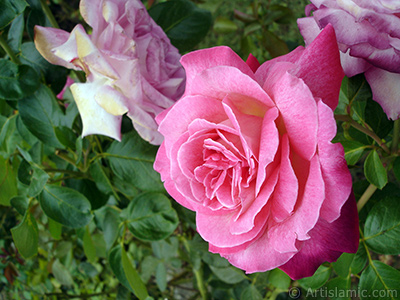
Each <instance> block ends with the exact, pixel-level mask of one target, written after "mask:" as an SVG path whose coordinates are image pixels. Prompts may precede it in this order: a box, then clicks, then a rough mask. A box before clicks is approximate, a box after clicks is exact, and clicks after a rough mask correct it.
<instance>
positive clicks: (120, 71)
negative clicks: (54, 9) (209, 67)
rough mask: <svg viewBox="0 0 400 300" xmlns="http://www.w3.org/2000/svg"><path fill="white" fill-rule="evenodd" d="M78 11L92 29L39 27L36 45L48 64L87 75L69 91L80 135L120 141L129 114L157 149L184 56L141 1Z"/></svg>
mask: <svg viewBox="0 0 400 300" xmlns="http://www.w3.org/2000/svg"><path fill="white" fill-rule="evenodd" d="M80 11H81V14H82V16H83V18H84V19H85V21H86V22H87V23H88V24H89V25H90V26H91V27H92V29H93V32H92V34H91V35H88V34H87V33H86V32H85V30H84V28H83V27H82V25H77V26H76V27H75V28H74V29H73V30H72V32H71V33H68V32H66V31H63V30H60V29H55V28H44V27H40V26H36V27H35V44H36V48H37V49H38V50H39V52H40V53H41V54H42V55H43V57H44V58H46V59H47V60H48V61H49V62H51V63H53V64H57V65H61V66H64V67H66V68H69V69H74V70H82V71H84V72H85V73H86V77H87V81H86V83H75V84H73V85H72V86H71V91H72V94H73V96H74V99H75V101H76V104H77V106H78V109H79V112H80V115H81V117H82V123H83V132H82V135H83V136H86V135H89V134H103V135H107V136H110V137H112V138H115V139H117V140H120V139H121V130H120V127H121V120H122V115H124V114H125V113H127V115H128V117H129V118H131V119H132V122H133V126H134V127H135V129H136V130H137V131H138V133H139V134H140V135H141V137H142V138H144V139H145V140H147V141H149V142H150V143H152V144H156V145H159V144H161V142H162V136H161V134H160V133H158V131H157V128H158V126H157V123H156V122H155V120H154V118H155V116H157V115H158V114H159V113H160V112H161V111H163V110H164V109H166V108H168V107H170V106H171V105H172V104H173V103H174V102H175V101H176V100H178V99H179V98H180V96H181V95H182V93H183V91H184V87H185V82H184V81H185V72H184V70H183V68H182V66H181V64H180V63H179V59H180V57H181V56H180V54H179V52H178V50H177V49H176V48H175V47H173V46H172V45H171V43H170V41H169V39H168V37H167V36H166V34H165V33H164V32H163V30H162V29H161V27H159V26H158V25H157V24H156V23H155V22H154V21H153V20H152V19H151V17H150V16H149V14H148V13H147V11H146V8H145V7H144V5H143V4H142V2H141V1H140V0H82V1H81V3H80Z"/></svg>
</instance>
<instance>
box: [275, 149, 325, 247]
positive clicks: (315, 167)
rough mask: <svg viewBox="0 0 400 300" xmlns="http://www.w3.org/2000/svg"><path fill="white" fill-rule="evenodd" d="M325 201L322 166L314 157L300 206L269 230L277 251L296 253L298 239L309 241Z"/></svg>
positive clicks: (300, 193) (301, 193)
mask: <svg viewBox="0 0 400 300" xmlns="http://www.w3.org/2000/svg"><path fill="white" fill-rule="evenodd" d="M300 186H301V185H300ZM324 199H325V184H324V180H323V178H322V174H321V165H320V162H319V160H318V156H314V157H313V158H312V159H311V161H310V168H309V171H308V178H307V182H306V185H305V189H304V193H303V192H302V191H301V190H299V200H298V205H297V207H296V208H295V211H294V213H293V214H292V215H291V216H290V217H289V218H287V219H286V220H284V221H283V222H282V223H277V224H276V225H273V226H272V227H270V228H269V230H268V236H269V239H270V243H271V245H272V246H273V247H274V249H276V251H279V252H281V253H286V252H292V251H295V250H296V249H297V247H296V245H295V242H296V239H297V240H308V239H309V238H310V236H309V234H308V233H309V231H310V230H312V229H313V228H314V226H315V224H316V223H317V221H318V218H319V215H320V208H321V206H322V203H323V201H324ZM271 224H273V223H271ZM270 226H271V225H270Z"/></svg>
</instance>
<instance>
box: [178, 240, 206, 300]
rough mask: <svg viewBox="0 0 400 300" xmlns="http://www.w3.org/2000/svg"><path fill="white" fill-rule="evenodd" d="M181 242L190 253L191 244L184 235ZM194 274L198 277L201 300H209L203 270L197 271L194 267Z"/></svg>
mask: <svg viewBox="0 0 400 300" xmlns="http://www.w3.org/2000/svg"><path fill="white" fill-rule="evenodd" d="M181 240H182V242H183V245H184V247H185V248H186V251H187V252H190V246H189V243H188V241H187V239H186V238H185V237H184V236H183V235H182V236H181ZM193 273H194V276H195V277H196V282H197V287H198V288H199V292H200V295H201V299H203V300H207V299H208V297H207V290H206V287H205V285H204V281H203V274H202V272H201V268H199V269H198V270H196V269H195V268H194V267H193Z"/></svg>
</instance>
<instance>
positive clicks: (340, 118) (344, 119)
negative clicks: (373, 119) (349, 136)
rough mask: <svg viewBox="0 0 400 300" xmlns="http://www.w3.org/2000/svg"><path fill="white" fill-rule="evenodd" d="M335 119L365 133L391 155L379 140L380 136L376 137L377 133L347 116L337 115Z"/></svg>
mask: <svg viewBox="0 0 400 300" xmlns="http://www.w3.org/2000/svg"><path fill="white" fill-rule="evenodd" d="M335 119H336V120H337V121H342V122H347V123H349V124H350V125H351V126H353V127H354V128H356V129H357V130H359V131H361V132H363V133H365V134H366V135H368V136H370V137H371V138H372V139H373V140H374V141H375V142H377V143H378V145H379V146H380V147H381V148H382V149H383V150H384V151H385V152H386V153H389V154H390V150H389V148H388V147H387V146H386V144H385V143H384V142H382V140H381V139H380V138H379V136H377V135H376V133H375V132H373V131H371V130H369V129H368V128H365V127H363V126H362V125H360V124H358V123H357V122H356V121H354V120H353V119H352V118H351V117H350V116H347V115H335Z"/></svg>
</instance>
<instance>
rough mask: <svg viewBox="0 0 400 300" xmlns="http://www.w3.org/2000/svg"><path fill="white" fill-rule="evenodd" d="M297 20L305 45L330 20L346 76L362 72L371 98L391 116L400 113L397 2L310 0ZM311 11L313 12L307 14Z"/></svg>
mask: <svg viewBox="0 0 400 300" xmlns="http://www.w3.org/2000/svg"><path fill="white" fill-rule="evenodd" d="M311 2H312V4H309V5H308V6H307V7H306V15H307V16H308V17H306V18H302V19H299V20H298V25H299V28H300V32H301V34H302V35H303V37H304V39H305V42H306V45H307V44H309V43H311V42H312V41H313V40H314V38H315V37H316V36H317V35H318V33H319V32H320V31H321V29H322V28H324V27H325V26H327V25H328V24H332V26H333V28H334V29H335V32H336V37H337V40H338V44H339V49H340V51H341V62H342V66H343V69H344V72H345V74H346V76H349V77H352V76H354V75H356V74H359V73H365V77H366V79H367V81H368V83H369V85H370V86H371V89H372V94H373V99H374V100H375V101H377V102H378V103H379V104H380V105H381V106H382V108H383V110H384V111H385V113H386V114H387V116H388V117H389V118H390V119H393V120H395V119H398V118H399V117H400V97H399V95H400V85H399V84H398V83H399V82H400V17H399V16H400V15H399V14H400V2H399V1H395V0H373V1H371V0H311ZM311 13H312V16H310V15H311Z"/></svg>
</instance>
